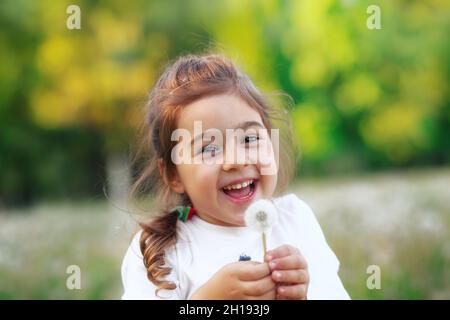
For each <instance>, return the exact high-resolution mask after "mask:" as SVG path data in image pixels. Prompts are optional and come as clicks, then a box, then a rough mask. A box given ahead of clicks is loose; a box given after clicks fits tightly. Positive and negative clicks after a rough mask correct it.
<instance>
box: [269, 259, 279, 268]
mask: <svg viewBox="0 0 450 320" xmlns="http://www.w3.org/2000/svg"><path fill="white" fill-rule="evenodd" d="M269 265H270V268H271V269H273V268H275V266H276V265H277V263H276V262H275V261H271V262H270V263H269Z"/></svg>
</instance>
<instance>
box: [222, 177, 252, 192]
mask: <svg viewBox="0 0 450 320" xmlns="http://www.w3.org/2000/svg"><path fill="white" fill-rule="evenodd" d="M252 182H253V179H250V180H248V181H245V182H243V183H237V184H231V185H229V186H226V187H224V189H225V190H231V189H241V188H245V187H247V186H249V185H250V184H251V183H252Z"/></svg>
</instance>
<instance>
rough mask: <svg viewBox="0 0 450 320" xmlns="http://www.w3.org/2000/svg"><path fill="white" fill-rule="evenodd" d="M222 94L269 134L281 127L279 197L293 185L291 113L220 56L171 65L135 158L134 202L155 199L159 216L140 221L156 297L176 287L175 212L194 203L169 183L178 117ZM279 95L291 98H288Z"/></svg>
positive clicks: (154, 94) (153, 95)
mask: <svg viewBox="0 0 450 320" xmlns="http://www.w3.org/2000/svg"><path fill="white" fill-rule="evenodd" d="M221 93H232V94H236V95H238V96H239V97H241V98H242V99H243V100H244V101H245V102H246V103H248V105H249V106H250V107H252V108H254V109H255V110H257V111H258V112H259V114H260V115H261V118H262V120H263V124H264V125H265V127H266V128H267V129H268V131H269V132H270V129H272V128H275V127H274V124H276V128H279V129H280V147H279V150H278V152H279V159H280V160H279V163H281V164H282V166H281V165H280V166H279V174H278V183H277V188H276V190H275V193H276V194H279V193H281V192H282V191H283V190H284V189H285V188H286V187H287V185H288V183H289V180H290V178H291V176H292V174H293V168H294V164H295V161H296V160H295V159H294V158H293V154H294V153H293V147H294V145H293V142H292V140H291V137H292V127H291V123H290V121H289V118H288V112H287V110H285V109H284V108H276V107H274V106H272V105H270V104H269V103H268V99H266V98H268V97H269V96H268V95H266V96H264V95H263V94H261V93H260V91H259V90H258V89H257V88H256V87H255V86H254V85H253V83H252V81H251V80H250V79H249V78H248V77H247V76H246V75H245V74H244V73H242V72H241V71H240V70H239V69H238V68H237V67H236V65H235V64H234V63H233V62H232V61H230V60H229V59H227V58H226V57H224V56H222V55H216V54H208V55H187V56H182V57H180V58H178V59H177V60H176V61H175V62H174V63H172V64H171V65H169V66H168V67H167V68H166V69H165V71H164V72H163V74H162V75H161V77H160V78H159V80H158V81H157V83H156V84H155V86H154V88H153V90H152V91H151V92H150V95H149V99H148V102H147V104H146V106H145V121H143V123H142V124H141V126H140V134H141V135H142V137H141V138H139V139H138V140H137V141H138V143H139V145H138V146H137V149H136V151H135V153H134V154H132V159H131V160H132V165H133V168H135V169H137V172H138V175H137V177H135V179H136V180H135V182H134V183H133V185H132V187H131V190H130V194H129V197H130V199H138V198H139V197H140V196H144V197H145V196H148V195H150V196H153V199H154V200H156V205H157V207H158V208H157V210H158V212H159V214H158V215H157V216H156V217H153V219H151V220H150V221H149V222H145V223H140V226H141V228H142V229H143V231H142V235H141V238H140V249H141V252H142V255H143V262H144V265H145V268H146V269H147V277H148V279H149V280H150V281H151V282H153V283H154V284H155V285H156V286H157V289H156V294H157V293H158V291H159V290H160V289H169V290H173V289H175V288H176V285H175V284H174V283H172V282H169V281H166V280H164V277H165V276H167V275H168V274H169V273H170V272H171V270H172V269H171V268H170V267H168V266H165V260H164V256H165V252H166V249H168V248H170V247H171V246H172V245H174V244H175V243H176V239H177V235H176V224H177V215H176V214H173V213H172V214H171V213H170V209H171V208H172V207H174V206H175V205H191V202H190V199H189V197H188V195H187V194H182V195H179V194H177V193H175V192H173V191H172V190H171V189H170V187H169V185H168V183H167V181H170V180H171V179H172V178H173V177H174V173H175V170H176V167H175V165H174V164H173V162H172V161H171V150H172V148H173V147H174V146H175V145H176V143H177V142H176V141H171V139H170V137H171V134H172V132H173V130H175V129H176V125H177V115H178V114H179V111H180V110H181V109H182V108H183V107H184V106H186V105H188V104H189V103H191V102H194V101H195V100H198V99H200V98H203V97H206V96H211V95H216V94H221ZM275 96H285V97H288V98H289V96H287V95H284V94H276V95H275ZM154 205H155V203H153V206H154Z"/></svg>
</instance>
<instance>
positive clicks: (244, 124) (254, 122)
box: [191, 121, 266, 146]
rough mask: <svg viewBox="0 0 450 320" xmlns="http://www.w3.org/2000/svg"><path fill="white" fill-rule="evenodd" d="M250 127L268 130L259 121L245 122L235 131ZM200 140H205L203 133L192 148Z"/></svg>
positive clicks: (195, 139)
mask: <svg viewBox="0 0 450 320" xmlns="http://www.w3.org/2000/svg"><path fill="white" fill-rule="evenodd" d="M249 127H260V128H263V129H265V128H266V127H264V125H263V124H262V123H261V122H258V121H244V122H241V123H239V124H238V125H237V126H236V127H234V129H243V130H245V129H247V128H249ZM199 139H203V132H202V134H199V135H197V136H196V137H195V138H194V139H192V141H191V146H192V145H193V144H194V142H195V141H197V140H199Z"/></svg>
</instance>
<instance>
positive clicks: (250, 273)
mask: <svg viewBox="0 0 450 320" xmlns="http://www.w3.org/2000/svg"><path fill="white" fill-rule="evenodd" d="M241 264H242V267H241V268H240V270H239V272H238V275H237V276H238V279H239V280H243V281H255V280H259V279H261V278H264V277H266V276H268V275H270V268H269V265H268V264H267V263H260V262H255V261H246V262H241Z"/></svg>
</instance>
